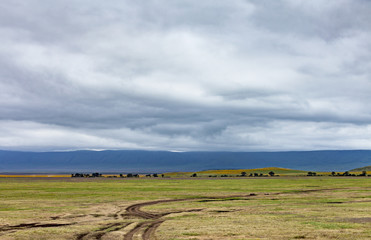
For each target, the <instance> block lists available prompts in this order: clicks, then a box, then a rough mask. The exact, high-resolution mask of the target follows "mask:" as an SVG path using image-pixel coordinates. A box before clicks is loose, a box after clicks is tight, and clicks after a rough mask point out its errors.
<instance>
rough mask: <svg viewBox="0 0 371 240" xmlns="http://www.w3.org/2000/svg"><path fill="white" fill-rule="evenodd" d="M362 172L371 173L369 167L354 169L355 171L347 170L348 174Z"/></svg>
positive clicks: (370, 167)
mask: <svg viewBox="0 0 371 240" xmlns="http://www.w3.org/2000/svg"><path fill="white" fill-rule="evenodd" d="M362 171H371V166H366V167H361V168H355V169H352V170H349V172H362Z"/></svg>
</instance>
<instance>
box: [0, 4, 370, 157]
mask: <svg viewBox="0 0 371 240" xmlns="http://www.w3.org/2000/svg"><path fill="white" fill-rule="evenodd" d="M0 13H1V14H0V43H1V44H0V149H11V150H32V151H55V150H76V149H146V150H171V151H200V150H205V151H216V150H217V151H224V150H226V151H276V150H279V151H283V150H319V149H371V24H370V23H371V1H368V0H310V1H304V0H270V1H268V0H228V1H225V0H202V1H200V0H197V1H196V0H176V1H172V0H166V1H165V0H137V1H129V0H110V1H101V0H79V1H75V0H73V1H72V0H53V1H49V0H27V1H25V0H2V1H0Z"/></svg>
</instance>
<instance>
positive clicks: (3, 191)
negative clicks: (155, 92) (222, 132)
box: [0, 170, 371, 240]
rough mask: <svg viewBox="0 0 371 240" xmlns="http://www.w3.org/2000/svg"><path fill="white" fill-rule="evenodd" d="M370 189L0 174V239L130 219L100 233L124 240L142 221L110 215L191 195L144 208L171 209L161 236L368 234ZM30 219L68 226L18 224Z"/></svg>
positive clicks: (322, 183)
mask: <svg viewBox="0 0 371 240" xmlns="http://www.w3.org/2000/svg"><path fill="white" fill-rule="evenodd" d="M238 171H239V170H238ZM206 174H208V173H206ZM370 190H371V178H369V177H314V178H311V177H279V178H234V179H222V178H213V179H208V178H207V179H205V178H204V179H199V178H192V179H190V178H188V179H174V178H157V179H154V178H151V179H149V178H141V179H119V178H117V179H116V178H111V179H108V178H95V179H85V178H83V179H73V178H48V179H45V178H0V239H78V236H79V234H81V233H84V232H94V231H98V230H99V229H104V228H103V226H106V225H107V223H113V224H115V223H121V222H128V224H129V223H130V222H136V223H133V224H131V225H128V228H127V229H126V228H123V229H119V230H117V229H116V230H115V229H114V228H107V229H105V230H100V231H101V232H102V231H107V232H108V233H107V234H106V235H104V237H103V238H102V239H123V236H124V235H125V233H127V232H128V231H129V230H130V228H132V227H133V226H134V225H135V224H137V223H139V222H143V221H144V220H143V219H139V218H135V217H120V216H119V217H117V216H116V215H117V213H125V208H126V207H128V206H130V205H132V204H135V203H142V202H146V201H153V200H159V199H190V200H189V201H179V202H164V203H161V204H154V205H148V206H145V207H143V209H142V210H143V211H146V212H153V213H161V212H164V211H173V212H174V213H172V214H168V215H165V216H163V217H162V218H161V219H163V220H164V222H163V223H162V224H161V225H160V226H159V227H158V229H157V230H156V233H155V235H156V238H157V239H160V240H165V239H166V240H186V239H193V240H195V239H200V240H206V239H371V214H370V212H371V191H370ZM245 196H247V197H245ZM189 209H196V210H197V211H194V212H187V211H186V210H189ZM118 215H120V214H118ZM29 223H38V224H45V223H58V224H69V225H68V226H56V227H33V228H26V227H19V226H23V225H22V224H29ZM14 226H18V227H17V228H15V227H14ZM12 227H13V229H12V230H9V229H10V228H12ZM138 234H140V233H138ZM134 239H141V238H140V236H139V235H138V236H135V238H134Z"/></svg>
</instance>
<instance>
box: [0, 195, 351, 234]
mask: <svg viewBox="0 0 371 240" xmlns="http://www.w3.org/2000/svg"><path fill="white" fill-rule="evenodd" d="M339 189H348V188H331V189H329V188H328V189H310V190H298V191H294V192H286V193H283V192H281V193H265V194H264V193H260V194H255V193H250V194H247V195H246V194H245V195H229V196H213V197H198V198H187V199H165V200H156V201H149V202H143V203H137V204H133V205H130V206H128V207H126V208H125V209H120V210H119V211H117V212H114V213H111V214H108V215H105V216H104V217H105V218H104V221H107V220H110V223H107V224H103V225H101V227H100V228H99V229H98V230H96V231H93V232H85V233H80V234H78V235H77V236H76V237H75V239H76V240H87V239H102V238H104V236H105V235H106V234H109V233H111V232H117V231H121V230H123V231H125V229H126V228H129V226H132V225H135V224H136V225H135V226H134V227H133V228H131V230H126V231H125V232H126V233H125V234H123V235H121V236H122V238H121V239H124V240H133V238H134V237H135V236H138V235H141V238H142V239H143V240H154V239H156V237H155V232H156V229H157V228H158V227H159V226H160V225H161V224H162V223H163V222H165V221H166V219H163V217H164V216H166V215H169V214H173V213H183V212H198V211H202V210H203V209H187V210H179V211H168V212H161V213H153V212H146V211H143V210H141V208H142V207H145V206H150V205H155V204H162V203H169V202H181V201H203V202H208V201H223V200H224V201H225V200H228V199H229V200H236V199H233V198H240V200H243V199H247V198H250V197H254V196H266V195H270V196H272V195H281V194H298V193H311V192H319V191H331V190H339ZM120 217H121V218H120ZM60 218H61V217H59V216H57V217H51V219H52V221H57V220H59V219H60ZM127 218H129V219H130V218H134V219H135V220H134V219H133V221H127V220H128V219H127ZM138 218H142V219H145V220H144V221H140V220H139V221H138ZM96 221H97V222H98V221H102V219H99V218H98V220H96ZM112 221H115V222H112ZM81 223H82V222H81V221H76V220H74V222H68V223H55V222H54V223H53V222H52V223H51V222H47V223H23V224H19V225H5V226H0V236H2V235H5V234H9V233H13V232H15V231H18V230H24V229H30V228H47V227H62V226H68V225H77V224H81ZM100 224H101V223H100ZM115 239H116V238H115Z"/></svg>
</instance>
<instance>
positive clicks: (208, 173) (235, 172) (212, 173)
mask: <svg viewBox="0 0 371 240" xmlns="http://www.w3.org/2000/svg"><path fill="white" fill-rule="evenodd" d="M362 171H363V169H362V170H357V169H355V170H354V171H351V173H352V174H356V175H359V174H361V173H362ZM242 172H245V173H246V176H249V175H250V174H254V173H257V174H263V175H265V176H268V174H269V172H274V174H275V176H286V177H289V176H292V177H298V176H306V175H307V174H308V171H303V170H294V169H288V168H279V167H267V168H257V169H228V170H226V169H222V170H205V171H199V172H171V173H165V176H168V177H175V178H182V177H190V176H191V175H192V174H194V173H196V174H197V176H198V177H221V176H228V177H237V176H241V173H242ZM341 173H342V172H341ZM367 174H371V171H368V170H367ZM317 175H322V176H330V175H331V172H317Z"/></svg>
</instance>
